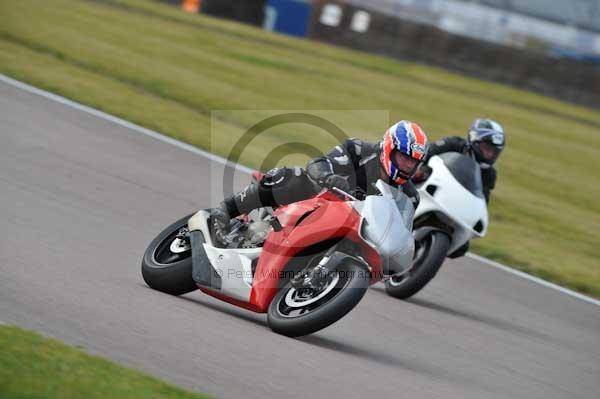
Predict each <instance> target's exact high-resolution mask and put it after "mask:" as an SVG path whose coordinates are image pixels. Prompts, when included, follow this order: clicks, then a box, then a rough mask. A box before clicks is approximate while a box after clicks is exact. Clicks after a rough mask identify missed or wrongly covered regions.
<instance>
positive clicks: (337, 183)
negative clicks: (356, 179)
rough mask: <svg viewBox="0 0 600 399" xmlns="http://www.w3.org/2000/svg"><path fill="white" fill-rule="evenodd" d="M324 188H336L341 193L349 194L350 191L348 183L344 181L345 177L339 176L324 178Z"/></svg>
mask: <svg viewBox="0 0 600 399" xmlns="http://www.w3.org/2000/svg"><path fill="white" fill-rule="evenodd" d="M325 187H327V188H334V187H335V188H338V189H340V190H342V191H345V192H349V191H350V183H348V180H346V178H345V177H342V176H340V175H335V174H333V175H329V176H327V177H326V178H325Z"/></svg>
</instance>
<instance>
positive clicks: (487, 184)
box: [481, 167, 497, 203]
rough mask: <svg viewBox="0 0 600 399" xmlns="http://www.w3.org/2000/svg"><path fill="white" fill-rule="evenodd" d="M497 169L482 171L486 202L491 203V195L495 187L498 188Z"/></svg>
mask: <svg viewBox="0 0 600 399" xmlns="http://www.w3.org/2000/svg"><path fill="white" fill-rule="evenodd" d="M496 176H497V174H496V169H494V168H493V167H492V168H489V169H482V170H481V180H482V182H483V195H484V196H485V202H486V203H489V202H490V194H491V192H492V190H493V189H494V187H496Z"/></svg>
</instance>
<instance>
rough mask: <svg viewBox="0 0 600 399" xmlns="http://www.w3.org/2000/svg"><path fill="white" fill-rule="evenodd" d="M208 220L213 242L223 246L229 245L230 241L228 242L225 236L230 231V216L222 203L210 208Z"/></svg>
mask: <svg viewBox="0 0 600 399" xmlns="http://www.w3.org/2000/svg"><path fill="white" fill-rule="evenodd" d="M208 222H209V226H208V227H209V228H210V232H211V238H212V241H213V243H214V244H215V245H216V246H220V247H224V248H226V247H227V246H229V244H231V242H229V240H228V239H227V236H228V235H229V233H230V232H231V216H230V215H229V213H228V212H227V208H226V207H225V206H224V204H223V203H222V204H221V206H220V207H218V208H213V209H211V210H210V218H209V220H208Z"/></svg>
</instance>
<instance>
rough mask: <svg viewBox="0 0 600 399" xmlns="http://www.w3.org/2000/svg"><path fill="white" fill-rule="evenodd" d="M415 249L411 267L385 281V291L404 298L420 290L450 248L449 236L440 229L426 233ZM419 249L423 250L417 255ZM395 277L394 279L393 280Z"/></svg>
mask: <svg viewBox="0 0 600 399" xmlns="http://www.w3.org/2000/svg"><path fill="white" fill-rule="evenodd" d="M418 245H419V246H420V248H419V249H417V251H415V255H416V257H415V259H414V260H413V265H412V267H411V269H410V270H409V271H408V272H407V273H406V274H404V275H402V276H399V277H391V278H390V279H389V280H387V281H386V282H385V290H386V292H387V293H388V294H389V295H390V296H393V297H395V298H398V299H406V298H410V297H411V296H413V295H415V294H416V293H417V292H419V291H421V290H422V289H423V288H424V287H425V286H426V285H427V284H428V283H429V282H430V281H431V280H432V279H433V278H434V277H435V275H436V274H437V272H438V270H440V267H442V264H443V263H444V260H445V259H446V255H447V254H448V250H449V249H450V237H449V236H448V235H447V234H446V233H442V232H441V231H434V232H432V233H431V234H429V235H427V236H426V237H425V238H424V239H423V241H422V242H420V243H418ZM419 251H423V252H422V254H421V256H419ZM394 279H396V280H394Z"/></svg>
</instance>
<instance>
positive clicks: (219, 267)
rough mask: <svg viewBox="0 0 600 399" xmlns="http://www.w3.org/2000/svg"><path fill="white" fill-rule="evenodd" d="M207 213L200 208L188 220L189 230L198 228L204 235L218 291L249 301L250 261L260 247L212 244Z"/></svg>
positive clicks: (205, 246) (250, 287)
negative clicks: (232, 246) (218, 278)
mask: <svg viewBox="0 0 600 399" xmlns="http://www.w3.org/2000/svg"><path fill="white" fill-rule="evenodd" d="M208 217H209V213H208V212H206V211H204V210H202V211H199V212H198V213H196V214H195V215H194V216H192V217H191V218H190V220H188V228H189V230H190V231H194V230H200V231H202V234H203V235H204V239H205V241H206V242H205V243H204V244H203V246H204V250H205V251H206V256H207V257H208V259H209V261H210V263H211V264H212V266H213V268H214V269H215V271H216V273H217V274H218V275H219V276H220V277H221V289H220V292H221V293H223V294H225V295H227V296H230V297H232V298H235V299H239V300H241V301H244V302H250V292H251V289H252V261H253V260H254V259H256V258H258V257H259V256H260V254H261V252H262V248H249V249H224V248H217V247H214V246H213V245H212V242H211V239H210V230H209V227H208V223H207V220H208Z"/></svg>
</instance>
